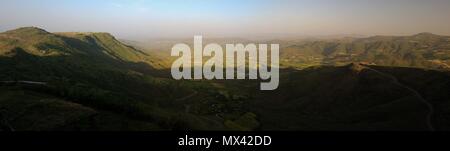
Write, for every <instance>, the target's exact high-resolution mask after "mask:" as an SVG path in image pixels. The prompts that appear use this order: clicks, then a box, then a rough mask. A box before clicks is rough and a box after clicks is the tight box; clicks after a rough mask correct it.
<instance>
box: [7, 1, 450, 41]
mask: <svg viewBox="0 0 450 151" xmlns="http://www.w3.org/2000/svg"><path fill="white" fill-rule="evenodd" d="M449 18H450V0H0V31H5V30H9V29H13V28H17V27H23V26H37V27H41V28H44V29H46V30H48V31H52V32H56V31H102V32H110V33H113V34H115V35H116V36H119V37H121V38H137V37H174V36H189V37H192V36H193V35H195V34H203V35H205V36H232V37H239V36H243V35H259V34H290V35H338V34H359V35H405V34H415V33H419V32H432V33H436V34H444V35H450V19H449Z"/></svg>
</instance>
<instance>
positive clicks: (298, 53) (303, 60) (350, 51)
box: [281, 33, 450, 69]
mask: <svg viewBox="0 0 450 151" xmlns="http://www.w3.org/2000/svg"><path fill="white" fill-rule="evenodd" d="M281 58H282V64H283V65H284V66H290V67H305V66H306V67H308V66H312V65H323V64H325V65H345V64H348V63H351V62H366V63H370V64H376V65H383V66H399V67H419V68H433V69H450V68H449V67H450V37H448V36H439V35H434V34H430V33H421V34H417V35H413V36H375V37H369V38H350V39H349V38H347V39H337V40H312V41H304V42H300V43H297V44H293V45H289V46H287V47H286V48H284V49H283V50H282V51H281Z"/></svg>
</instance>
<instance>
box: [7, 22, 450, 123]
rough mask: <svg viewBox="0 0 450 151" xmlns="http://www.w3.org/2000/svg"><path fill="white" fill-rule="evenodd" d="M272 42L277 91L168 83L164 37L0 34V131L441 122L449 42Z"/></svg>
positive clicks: (435, 38) (429, 38)
mask: <svg viewBox="0 0 450 151" xmlns="http://www.w3.org/2000/svg"><path fill="white" fill-rule="evenodd" d="M125 43H126V44H125ZM280 43H282V44H283V45H282V48H281V51H280V52H281V63H282V69H281V71H280V72H281V73H280V74H281V77H280V88H279V89H277V90H276V91H259V89H258V87H259V81H252V80H244V81H242V80H237V81H235V80H231V81H228V80H212V81H206V80H196V81H195V80H194V81H190V80H181V81H177V80H173V79H172V78H170V76H169V75H170V72H169V71H170V69H169V68H168V67H169V66H170V60H171V59H173V58H170V57H169V56H168V55H167V54H165V53H166V52H168V51H169V50H170V48H169V49H168V48H167V47H169V46H170V44H167V43H164V46H151V48H158V49H161V51H156V50H149V49H147V47H148V46H147V45H142V44H138V43H135V42H132V41H125V42H122V41H120V40H117V39H116V38H115V37H114V36H112V35H111V34H108V33H80V32H67V33H50V32H47V31H45V30H43V29H39V28H36V27H25V28H19V29H15V30H11V31H7V32H3V33H0V90H1V91H0V130H4V131H23V130H31V131H49V130H50V131H51V130H68V131H84V130H97V131H101V130H138V131H142V130H241V131H250V130H333V131H334V130H337V131H339V130H364V131H366V130H368V131H372V130H418V131H434V130H449V129H450V106H449V105H450V96H449V94H448V93H447V91H448V90H450V73H449V72H448V65H449V59H450V58H449V56H450V41H449V37H447V36H439V35H434V34H430V33H421V34H417V35H413V36H375V37H369V38H341V39H333V40H302V41H295V42H291V41H282V42H280ZM152 44H153V43H152ZM131 45H133V46H131ZM154 45H157V43H154Z"/></svg>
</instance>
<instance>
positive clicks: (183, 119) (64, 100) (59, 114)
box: [0, 27, 226, 130]
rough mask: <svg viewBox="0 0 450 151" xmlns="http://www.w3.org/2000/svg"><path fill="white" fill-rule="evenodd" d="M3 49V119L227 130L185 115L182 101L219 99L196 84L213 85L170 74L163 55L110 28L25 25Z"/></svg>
mask: <svg viewBox="0 0 450 151" xmlns="http://www.w3.org/2000/svg"><path fill="white" fill-rule="evenodd" d="M0 52H1V53H0V78H1V80H0V85H1V86H0V89H1V90H2V93H1V94H0V102H2V103H0V109H1V116H2V117H1V118H2V119H1V120H2V121H9V122H6V123H10V124H11V125H12V127H13V128H14V129H15V130H52V129H60V128H61V129H66V128H67V129H80V130H104V129H113V130H135V129H140V130H142V129H154V130H158V129H177V128H186V129H226V128H225V127H224V126H223V124H222V123H221V122H220V121H221V119H219V118H217V117H215V116H209V114H202V115H198V114H197V115H194V114H189V113H185V111H184V109H185V106H184V104H182V103H181V102H182V101H179V102H176V101H177V100H179V99H180V98H185V97H186V96H189V95H192V94H194V93H195V94H198V95H199V96H200V95H201V96H203V97H204V98H206V99H207V98H209V97H214V96H212V94H209V93H206V92H201V93H200V92H196V91H195V90H194V89H193V88H192V87H194V86H195V87H196V88H203V89H207V88H204V87H207V86H208V85H207V84H201V83H200V84H195V85H194V84H190V83H191V82H189V81H179V82H177V81H175V80H172V79H169V78H167V77H168V76H169V75H170V74H168V72H167V71H166V70H161V69H159V68H160V66H159V62H158V60H157V59H159V58H154V56H151V54H148V53H144V52H142V51H140V50H137V49H135V48H133V47H131V46H127V45H125V44H123V43H121V42H119V41H118V40H116V38H114V37H113V36H111V35H110V34H108V33H50V32H47V31H45V30H43V29H39V28H35V27H26V28H19V29H16V30H12V31H7V32H4V33H0ZM193 97H194V96H193ZM192 99H194V98H192ZM182 100H183V101H191V99H190V98H186V99H182ZM173 103H179V104H175V105H174V104H173ZM184 103H185V102H184ZM66 109H68V111H71V112H67V113H66V112H65V111H64V110H66ZM206 111H207V110H206ZM22 112H24V113H23V114H24V115H23V116H22V115H21V114H22ZM72 112H73V113H74V114H73V116H72V114H69V113H72ZM78 112H79V114H78ZM31 113H42V114H31ZM182 113H183V114H182ZM180 114H182V116H180ZM15 115H20V116H18V117H16V116H15ZM32 119H35V121H34V120H32ZM39 119H48V120H45V121H40V120H39ZM29 120H32V121H29ZM52 120H57V121H58V122H57V121H55V122H56V123H54V124H51V123H47V122H48V121H52ZM27 121H29V122H34V123H35V124H36V126H31V127H27V124H26V123H27ZM15 122H16V123H15ZM29 122H28V123H29ZM73 123H77V124H81V125H76V124H75V126H76V127H71V126H70V125H73ZM192 123H195V125H194V124H192ZM10 124H5V122H3V124H2V125H10ZM202 124H203V125H202ZM145 125H150V127H147V126H145ZM180 125H184V126H180ZM211 125H215V126H211ZM217 125H219V126H217ZM221 125H222V126H221ZM144 126H145V127H144Z"/></svg>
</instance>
